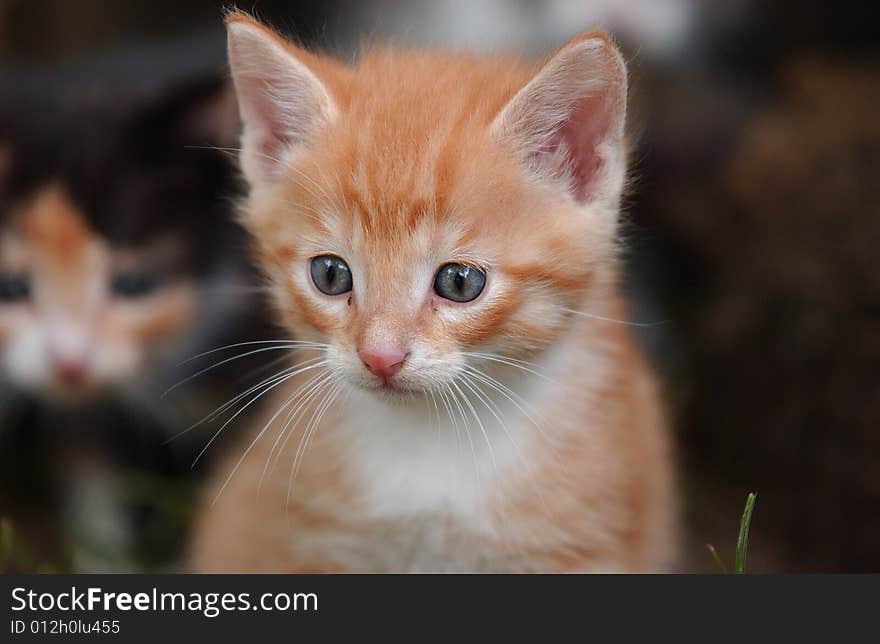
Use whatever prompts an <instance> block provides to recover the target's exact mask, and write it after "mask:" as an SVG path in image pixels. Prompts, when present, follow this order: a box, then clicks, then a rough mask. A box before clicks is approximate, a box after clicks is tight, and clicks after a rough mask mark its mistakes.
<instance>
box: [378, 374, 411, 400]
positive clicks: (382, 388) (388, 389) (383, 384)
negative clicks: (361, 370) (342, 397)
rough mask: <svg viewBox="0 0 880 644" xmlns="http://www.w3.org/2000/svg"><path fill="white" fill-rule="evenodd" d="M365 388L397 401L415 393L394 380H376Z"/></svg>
mask: <svg viewBox="0 0 880 644" xmlns="http://www.w3.org/2000/svg"><path fill="white" fill-rule="evenodd" d="M367 388H368V389H370V390H371V391H374V392H376V393H377V394H379V395H382V396H384V397H389V398H393V399H398V400H400V399H403V398H408V397H410V396H412V395H413V394H414V393H415V390H413V389H411V388H409V387H407V386H406V385H403V384H401V383H400V382H397V381H396V379H395V378H391V379H385V378H376V379H375V380H373V381H372V382H370V383H369V385H367Z"/></svg>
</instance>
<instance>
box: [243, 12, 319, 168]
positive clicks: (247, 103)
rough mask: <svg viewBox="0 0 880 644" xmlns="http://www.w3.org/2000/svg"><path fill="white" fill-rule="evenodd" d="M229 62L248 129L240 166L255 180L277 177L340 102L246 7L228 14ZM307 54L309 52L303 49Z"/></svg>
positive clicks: (246, 128)
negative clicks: (336, 102)
mask: <svg viewBox="0 0 880 644" xmlns="http://www.w3.org/2000/svg"><path fill="white" fill-rule="evenodd" d="M226 31H227V38H228V48H229V65H230V68H231V70H232V79H233V81H234V83H235V91H236V94H237V96H238V109H239V114H240V115H241V119H242V123H243V126H244V130H243V132H242V138H241V147H242V150H241V166H242V170H243V171H244V174H245V176H246V177H247V179H248V180H249V181H251V182H267V181H275V180H277V179H279V178H281V177H282V176H283V175H284V170H285V168H286V165H287V163H288V162H289V160H290V157H291V155H292V154H293V153H295V151H296V149H297V148H298V147H300V146H302V145H304V144H305V143H307V141H308V139H309V137H310V136H311V135H312V134H313V133H314V132H315V130H316V129H318V128H319V127H321V126H322V125H325V124H326V123H328V122H329V121H331V120H332V119H333V118H334V116H335V114H336V106H335V105H334V103H333V100H332V99H331V98H330V94H329V93H328V91H327V89H326V88H325V87H324V85H323V83H321V81H320V80H318V78H317V76H315V74H314V73H313V72H312V71H311V70H310V69H309V68H308V67H307V66H306V65H305V64H304V63H303V62H302V61H301V60H300V59H299V58H298V57H297V53H296V49H295V48H294V47H293V46H292V45H290V44H288V43H286V42H285V41H284V40H283V39H282V38H281V37H279V36H278V35H277V34H275V33H274V32H272V31H271V30H269V29H267V28H266V27H264V26H263V25H261V24H259V23H258V22H256V21H255V20H253V19H251V18H250V17H249V16H246V15H244V14H241V13H233V14H231V15H229V16H228V17H227V18H226ZM300 55H301V56H302V57H303V58H305V57H306V56H308V54H306V53H305V52H300Z"/></svg>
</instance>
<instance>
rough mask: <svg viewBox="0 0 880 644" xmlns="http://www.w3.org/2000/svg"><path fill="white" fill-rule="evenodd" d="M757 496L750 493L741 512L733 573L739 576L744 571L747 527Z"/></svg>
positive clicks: (747, 541) (747, 538)
mask: <svg viewBox="0 0 880 644" xmlns="http://www.w3.org/2000/svg"><path fill="white" fill-rule="evenodd" d="M757 498H758V497H757V495H756V494H755V493H754V492H752V493H751V494H749V497H748V498H747V499H746V508H745V510H743V516H742V521H741V522H740V524H739V538H737V540H736V563H735V564H734V568H733V572H734V573H736V574H737V575H741V574H743V573H745V571H746V555H747V554H748V550H749V526H750V525H751V524H752V512H754V510H755V500H756V499H757Z"/></svg>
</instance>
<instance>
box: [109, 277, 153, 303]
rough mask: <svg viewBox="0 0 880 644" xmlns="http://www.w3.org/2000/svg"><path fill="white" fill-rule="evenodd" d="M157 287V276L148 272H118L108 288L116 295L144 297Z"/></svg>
mask: <svg viewBox="0 0 880 644" xmlns="http://www.w3.org/2000/svg"><path fill="white" fill-rule="evenodd" d="M157 288H159V278H158V277H156V276H155V275H151V274H150V273H120V274H118V275H114V276H113V279H112V281H111V282H110V290H111V291H112V292H113V295H116V296H118V297H132V298H134V297H146V296H147V295H150V294H151V293H153V292H154V291H155V290H156V289H157Z"/></svg>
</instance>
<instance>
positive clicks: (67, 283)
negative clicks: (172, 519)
mask: <svg viewBox="0 0 880 644" xmlns="http://www.w3.org/2000/svg"><path fill="white" fill-rule="evenodd" d="M10 80H12V79H10ZM3 95H4V99H3V101H2V103H3V104H2V105H0V395H2V397H3V405H2V412H0V445H2V458H3V459H4V461H8V462H7V463H6V464H5V467H4V468H3V470H4V476H3V479H4V480H3V482H2V486H0V502H2V505H0V515H5V514H11V515H12V516H13V519H17V521H16V523H17V524H19V525H24V526H27V524H28V516H29V515H35V517H36V518H35V520H36V522H37V523H38V524H39V525H40V528H41V529H40V532H45V526H44V525H42V524H43V523H44V522H45V519H46V517H45V516H44V514H43V512H41V511H40V510H39V507H38V506H40V505H41V504H43V503H45V500H46V498H47V497H49V498H51V497H53V496H55V495H54V494H53V490H54V489H57V487H58V484H59V483H60V481H56V483H55V484H53V483H52V482H51V481H52V478H53V477H54V478H59V479H60V480H61V481H63V484H61V487H63V489H64V490H65V493H64V495H63V498H57V499H55V500H56V502H57V507H55V508H54V509H53V510H52V511H51V512H50V513H49V514H50V516H52V517H54V518H55V519H58V517H59V513H61V512H66V513H67V515H69V516H70V517H71V518H72V519H71V521H60V520H59V522H60V523H62V524H64V526H63V528H59V531H58V533H55V534H54V536H53V538H60V533H61V532H69V531H70V530H73V531H75V532H77V533H78V534H80V535H84V539H85V540H87V541H99V542H101V543H102V544H104V545H105V546H107V547H108V548H109V549H111V550H114V549H117V550H118V549H123V550H125V549H128V548H130V547H132V546H131V544H130V543H128V541H130V539H129V538H128V536H127V534H128V532H129V531H130V523H129V522H127V521H125V520H121V519H120V517H119V516H118V512H117V510H118V506H119V499H118V497H119V496H120V494H122V493H123V489H122V487H121V480H122V479H120V477H119V472H118V468H116V467H115V466H116V465H118V466H122V467H124V468H128V469H131V468H134V469H135V470H138V471H144V472H147V473H154V474H155V473H158V474H163V473H164V474H171V473H174V472H176V471H178V470H181V469H184V468H181V467H179V466H178V463H177V462H176V461H177V460H178V456H177V454H176V452H175V451H174V450H173V449H172V448H170V447H162V446H161V444H162V442H163V441H165V440H166V439H167V438H168V437H169V436H170V435H171V433H172V432H178V431H180V430H181V429H183V428H185V427H186V426H187V425H188V424H189V423H190V422H192V420H193V418H194V417H195V415H196V414H197V413H198V412H199V411H202V410H204V409H205V408H210V406H211V403H212V402H213V404H216V401H217V399H218V398H219V391H217V388H216V387H215V385H217V383H218V380H217V379H214V380H213V381H212V380H210V379H209V380H206V381H205V382H204V383H203V386H202V387H197V386H193V387H190V388H188V389H186V390H184V395H183V396H182V397H177V398H175V399H174V400H173V401H163V400H161V398H160V397H161V394H162V392H163V390H164V389H165V388H167V387H168V385H169V384H171V383H173V382H174V381H175V380H178V379H179V378H180V377H182V375H185V374H186V372H187V371H188V372H192V368H191V366H190V367H188V368H187V369H186V370H183V371H184V373H183V374H181V373H179V372H180V371H181V369H179V368H178V364H179V363H180V362H181V361H182V360H184V359H186V358H188V357H190V356H192V355H194V354H195V353H197V352H198V351H203V350H205V349H210V348H213V347H216V346H218V345H221V344H227V343H230V342H235V341H238V340H243V339H247V338H246V337H245V334H244V331H243V326H244V324H245V323H246V319H245V318H246V313H247V312H248V311H251V310H253V309H254V304H255V299H254V297H255V295H254V292H255V291H256V290H257V289H254V288H251V287H249V286H248V285H249V284H251V283H252V282H251V275H250V271H249V269H248V265H247V263H246V261H245V259H244V257H245V255H244V252H243V249H242V248H241V247H240V245H239V244H238V243H237V242H236V241H235V239H236V235H233V234H231V233H232V232H234V228H235V225H234V223H233V221H232V218H231V217H230V214H229V207H228V203H229V201H228V200H229V198H230V196H231V195H232V194H233V193H234V191H235V189H236V185H235V180H234V174H233V166H232V164H231V163H230V161H229V158H228V157H227V156H226V155H224V154H222V153H221V152H219V151H217V150H211V149H206V148H209V147H212V146H222V145H223V144H224V143H226V142H227V139H228V138H229V137H228V135H229V134H230V133H232V132H234V131H235V128H236V127H237V117H236V115H235V110H234V101H231V100H230V99H231V95H230V93H229V91H228V89H227V86H226V85H225V84H224V82H223V80H222V79H221V78H220V77H219V75H218V76H204V77H199V78H195V79H191V80H185V81H180V82H177V83H174V84H172V86H170V87H162V88H158V89H157V88H155V87H154V88H152V90H151V91H144V90H138V91H131V92H126V90H125V88H124V87H120V86H117V85H113V84H106V83H101V82H98V83H95V82H83V81H82V80H81V79H77V82H76V84H75V85H71V84H65V83H64V82H59V83H57V84H52V83H50V82H46V81H45V80H43V79H36V78H31V79H16V82H15V84H14V91H12V88H10V91H9V92H4V94H3ZM200 148H202V149H200ZM219 375H220V376H222V377H224V378H228V377H229V376H230V373H229V372H228V371H226V372H222V371H221V372H220V373H219ZM196 384H198V383H196ZM157 430H158V431H157ZM50 454H51V456H49V455H50ZM187 454H188V455H190V456H191V454H192V449H189V450H188V451H187ZM43 458H48V459H49V460H48V462H46V463H42V464H41V463H40V461H41V459H43ZM187 464H188V463H187ZM59 472H61V473H60V476H56V475H58V474H59ZM28 482H30V485H29V484H28ZM149 504H150V502H148V503H147V505H149ZM129 505H130V504H129ZM114 507H115V508H116V510H114V509H113V508H114ZM35 511H36V512H35ZM25 531H26V532H27V530H26V528H25ZM49 532H50V534H51V531H49ZM33 545H34V546H35V547H36V548H37V549H39V545H38V544H36V543H35V544H33ZM49 550H52V548H49ZM80 565H87V566H92V565H102V564H100V563H99V562H91V563H88V564H86V563H84V562H80Z"/></svg>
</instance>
